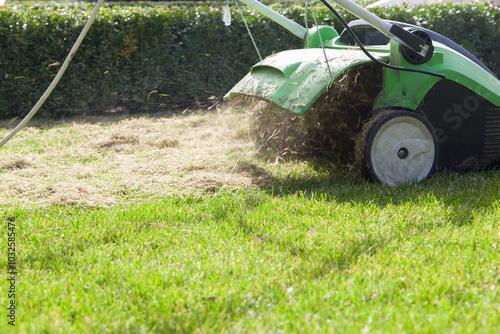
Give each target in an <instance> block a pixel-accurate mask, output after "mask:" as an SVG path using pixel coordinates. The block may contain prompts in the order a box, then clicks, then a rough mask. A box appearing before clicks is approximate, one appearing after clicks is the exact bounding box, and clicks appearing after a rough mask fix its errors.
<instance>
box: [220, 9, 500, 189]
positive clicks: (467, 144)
mask: <svg viewBox="0 0 500 334" xmlns="http://www.w3.org/2000/svg"><path fill="white" fill-rule="evenodd" d="M240 1H241V2H243V3H245V4H246V5H248V6H250V7H252V8H253V9H255V10H257V11H259V12H261V13H262V14H264V15H266V16H267V17H269V18H270V19H272V20H273V21H275V22H277V23H278V24H280V25H281V26H283V27H284V28H286V29H288V30H289V31H290V32H292V33H293V34H295V35H296V36H298V37H300V38H302V39H304V40H305V48H304V49H300V50H288V51H283V52H280V53H276V54H274V55H272V56H270V57H267V58H266V59H264V60H262V61H261V62H259V63H258V64H256V65H255V66H253V67H252V69H251V71H250V73H248V74H247V75H246V76H245V77H244V78H243V79H242V80H241V81H240V82H239V83H237V84H236V86H235V87H234V88H233V89H232V90H231V91H230V92H229V93H228V94H227V95H226V99H229V98H233V97H235V96H250V97H254V98H258V99H259V100H263V101H266V102H267V103H268V104H269V105H270V106H273V107H279V108H280V109H283V110H286V111H289V112H291V113H293V114H295V115H298V116H302V115H304V114H305V113H306V112H307V113H311V112H314V109H315V107H316V106H317V105H318V103H320V101H319V99H320V97H321V98H323V97H324V96H325V95H328V94H326V93H328V92H329V91H330V90H332V89H333V88H334V87H335V85H336V84H338V82H339V81H341V80H345V78H346V73H347V74H348V73H356V77H355V78H353V77H351V78H349V80H351V81H352V82H356V81H357V80H363V79H365V81H367V82H368V83H369V84H372V85H375V86H376V87H378V89H377V90H376V91H375V93H374V94H375V95H374V98H373V100H371V101H370V103H369V110H368V112H366V113H365V114H364V116H363V117H360V118H357V121H356V122H358V123H360V120H361V121H362V122H361V124H360V125H359V127H358V128H357V129H356V131H357V132H358V134H357V140H356V143H355V144H354V145H353V147H354V150H355V151H356V152H357V154H356V156H357V160H358V164H359V168H360V170H361V172H362V173H363V175H364V176H365V177H367V178H368V179H371V180H374V181H378V182H382V183H386V184H389V185H397V184H401V183H407V182H411V181H420V180H422V179H425V178H427V177H428V176H429V175H431V174H432V173H433V172H434V171H435V170H437V169H440V170H467V169H471V168H478V167H481V168H482V167H487V166H493V165H496V164H497V163H498V162H499V161H500V81H499V80H498V78H497V77H496V76H495V75H494V74H493V73H492V72H491V71H490V70H489V69H488V68H487V67H486V66H485V65H484V64H483V63H481V61H480V60H479V59H477V58H476V57H474V56H473V55H472V54H471V53H469V52H468V51H467V50H465V49H463V48H462V47H461V46H459V45H458V44H456V43H455V42H453V41H451V40H450V39H448V38H446V37H444V36H442V35H440V34H437V33H435V32H433V31H430V30H428V29H424V28H422V27H417V26H413V25H410V24H406V23H401V22H393V21H387V20H382V19H380V18H379V17H377V16H375V15H373V14H372V13H370V12H368V11H367V10H365V9H364V8H362V7H360V6H359V5H357V4H355V3H353V2H351V1H349V0H334V1H335V2H336V3H337V4H338V5H340V6H342V7H343V8H345V9H346V10H348V11H349V12H351V13H353V14H354V15H356V16H357V17H358V18H359V19H360V20H356V21H353V22H350V23H349V24H347V23H346V22H345V21H344V20H343V19H342V17H341V16H340V15H339V14H338V13H337V12H336V11H335V10H334V9H333V8H332V7H331V6H330V4H329V3H328V2H326V0H321V1H322V2H323V3H324V5H325V6H327V7H328V8H329V9H330V10H331V11H332V13H333V14H334V15H335V16H337V17H338V18H339V19H340V21H341V22H342V23H343V24H344V26H345V30H344V31H343V32H342V33H341V34H340V35H339V33H338V32H337V31H336V30H334V29H333V28H332V27H330V26H315V27H312V28H307V29H306V28H304V27H302V26H301V25H299V24H297V23H295V22H293V21H291V20H288V19H287V18H285V17H283V16H282V15H280V14H278V13H276V12H274V11H273V10H271V9H270V8H268V7H266V6H264V5H262V4H261V3H260V2H258V1H256V0H240ZM359 69H365V70H364V71H363V70H359ZM366 69H369V70H368V71H366ZM377 69H378V70H379V71H380V75H373V73H372V72H373V71H376V70H377ZM358 76H359V78H358ZM357 89H363V88H362V87H361V88H354V90H357ZM330 95H331V94H330ZM329 98H330V99H332V97H331V96H330V97H329ZM335 98H337V99H342V96H341V95H338V94H337V95H335ZM347 100H348V99H347ZM348 101H349V100H348ZM350 106H356V101H351V102H349V104H348V105H345V106H344V107H342V108H341V109H346V110H348V109H349V107H350ZM332 112H337V111H332ZM355 112H357V111H356V110H355V109H353V110H348V113H355Z"/></svg>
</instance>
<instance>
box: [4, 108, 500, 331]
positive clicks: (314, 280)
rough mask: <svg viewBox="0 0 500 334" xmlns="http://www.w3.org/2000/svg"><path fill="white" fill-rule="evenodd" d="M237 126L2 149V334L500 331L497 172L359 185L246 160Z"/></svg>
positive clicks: (310, 166) (85, 131)
mask: <svg viewBox="0 0 500 334" xmlns="http://www.w3.org/2000/svg"><path fill="white" fill-rule="evenodd" d="M248 119H249V115H248V114H247V113H245V112H243V111H240V112H228V111H225V112H223V111H221V110H218V111H210V112H194V113H192V112H191V113H185V114H182V113H164V114H157V115H151V116H144V115H132V116H131V115H128V116H124V115H120V114H111V115H108V116H99V117H97V116H96V117H87V118H75V119H67V120H63V121H59V122H55V123H44V122H38V123H36V122H35V123H32V124H30V127H29V128H27V129H25V130H23V131H22V132H21V133H20V134H19V135H18V136H17V137H15V138H14V139H13V140H12V141H11V142H9V143H8V144H7V146H6V147H4V148H2V149H1V150H0V179H1V180H2V181H1V184H0V191H1V193H0V210H1V211H2V212H1V216H2V218H1V219H3V221H4V224H3V225H2V226H4V227H3V231H2V233H1V243H2V245H3V247H2V249H4V254H5V255H4V256H2V257H1V258H0V266H2V268H7V265H8V263H7V242H8V232H9V230H8V219H7V217H14V218H15V233H16V238H15V239H16V240H15V243H16V257H17V269H18V272H19V274H18V276H17V281H16V305H17V309H16V312H17V313H16V327H15V331H14V330H13V328H12V327H11V326H10V325H9V324H8V321H9V319H8V317H7V316H6V315H7V311H6V310H5V308H6V307H7V306H8V305H9V302H10V300H9V297H8V294H7V290H8V288H9V285H8V284H9V282H8V281H7V278H8V277H9V275H8V274H7V273H6V270H4V271H3V273H4V275H3V277H2V282H3V283H2V284H1V286H2V287H1V290H0V291H2V293H1V294H0V305H2V307H5V308H4V312H3V313H2V314H3V316H2V321H1V322H0V332H1V333H9V332H16V333H169V332H172V333H174V332H175V333H235V332H237V333H255V332H256V333H334V332H352V333H371V332H374V333H377V332H378V333H405V332H406V333H435V332H448V333H481V332H484V333H494V332H498V331H500V314H499V313H500V303H499V293H498V291H499V289H500V269H499V266H500V254H499V251H500V245H499V232H500V228H499V227H498V221H499V220H500V205H499V204H500V201H499V198H500V186H499V184H500V182H499V181H500V172H499V171H497V170H492V171H481V172H473V173H467V174H462V175H459V174H445V173H441V174H437V175H435V176H433V177H432V178H431V179H429V180H425V181H423V182H420V183H415V184H409V185H404V186H399V187H389V186H386V185H381V184H372V183H367V182H366V181H365V180H364V179H362V178H361V177H360V176H359V175H357V174H352V173H350V172H349V171H348V170H347V168H346V167H344V166H339V165H337V164H333V163H329V162H327V161H318V160H315V159H309V160H304V159H302V160H291V161H283V160H280V159H269V160H266V159H263V158H262V157H259V155H258V154H256V152H255V151H254V150H253V145H252V143H251V140H250V138H249V135H248ZM11 127H12V124H8V122H4V123H2V124H0V129H1V130H0V136H3V135H5V134H6V133H7V130H8V129H9V128H11ZM4 278H5V279H4Z"/></svg>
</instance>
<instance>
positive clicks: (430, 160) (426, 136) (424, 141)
mask: <svg viewBox="0 0 500 334" xmlns="http://www.w3.org/2000/svg"><path fill="white" fill-rule="evenodd" d="M370 155H371V163H372V167H373V172H374V173H375V175H376V176H377V178H378V179H379V180H380V181H381V182H383V183H387V184H389V185H397V184H400V183H407V182H411V181H414V180H415V181H420V180H422V179H424V178H426V177H427V176H428V175H429V173H430V172H431V170H432V168H433V166H434V159H435V155H436V149H435V144H434V139H433V136H432V133H431V132H430V131H429V129H428V128H427V126H426V125H425V124H423V123H422V122H421V121H419V120H418V119H416V118H414V117H410V116H397V117H394V118H392V119H390V120H389V121H387V122H386V123H385V124H383V125H382V126H381V127H380V128H379V129H378V131H377V133H376V134H375V136H374V138H373V142H372V146H371V151H370Z"/></svg>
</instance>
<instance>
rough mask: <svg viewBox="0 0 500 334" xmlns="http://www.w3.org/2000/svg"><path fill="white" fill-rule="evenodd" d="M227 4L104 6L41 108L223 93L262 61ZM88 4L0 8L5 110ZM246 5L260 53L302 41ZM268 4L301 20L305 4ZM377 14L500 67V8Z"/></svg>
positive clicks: (49, 68)
mask: <svg viewBox="0 0 500 334" xmlns="http://www.w3.org/2000/svg"><path fill="white" fill-rule="evenodd" d="M223 6H224V3H219V4H217V5H212V6H206V5H205V6H203V5H201V6H200V5H199V6H190V5H172V4H168V5H167V4H164V5H152V4H147V5H144V6H142V5H137V6H135V7H129V6H122V7H117V6H114V5H111V4H108V5H106V6H105V7H104V8H103V9H102V10H101V13H100V15H99V17H98V19H97V20H96V22H95V23H94V25H93V27H92V29H91V30H90V31H89V33H88V35H87V38H86V39H85V41H84V42H83V44H82V46H81V47H80V49H79V51H78V53H77V54H76V56H75V57H74V59H73V61H72V63H71V65H70V67H69V68H68V70H67V72H66V74H65V76H64V77H63V79H62V80H61V82H60V83H59V86H58V87H57V88H56V90H55V91H54V92H53V94H52V96H51V97H50V98H49V100H47V102H46V104H45V105H44V107H43V108H42V110H41V111H40V112H39V114H40V115H42V116H46V117H49V116H50V117H62V116H69V115H74V114H85V113H93V112H100V111H103V110H108V109H113V108H116V107H119V106H125V107H127V108H129V109H132V110H133V109H138V108H140V109H142V110H156V109H159V108H162V107H165V106H169V105H172V104H186V103H194V102H196V101H204V100H206V99H208V98H210V97H211V96H215V97H216V98H220V97H222V96H223V95H224V94H225V93H226V92H227V91H228V90H229V89H230V88H231V87H232V86H233V85H234V84H235V83H236V82H237V81H238V80H239V79H240V78H241V77H243V76H244V75H245V74H246V73H247V72H248V70H249V69H250V67H251V66H252V65H253V64H254V63H256V62H257V61H258V57H257V55H256V52H255V50H254V48H253V45H252V43H251V41H250V38H249V36H248V34H247V32H246V29H245V26H244V24H243V22H242V20H241V17H240V15H239V13H238V12H237V11H236V8H233V23H232V25H231V26H230V27H226V26H224V24H223V22H222V7H223ZM92 8H93V6H92V5H91V4H77V5H60V4H59V5H58V4H53V3H51V4H46V3H45V4H40V5H33V6H23V5H19V4H15V5H12V4H11V5H9V6H6V7H4V8H3V9H0V68H2V69H3V71H2V72H3V73H1V74H0V117H2V118H11V117H17V116H21V115H24V114H26V112H27V111H29V109H30V108H31V107H32V106H33V104H34V103H35V102H36V101H37V99H38V98H39V96H41V94H42V93H43V91H44V90H45V89H46V87H47V86H48V85H49V83H50V81H51V80H52V78H53V76H54V75H55V74H56V73H57V70H58V69H59V66H60V63H61V62H63V61H64V59H65V57H66V54H67V52H68V51H69V49H70V48H71V47H72V45H73V43H74V41H75V40H76V38H77V37H78V34H79V33H80V30H81V28H82V27H83V25H84V24H85V22H86V19H87V17H88V15H89V14H90V12H91V10H92ZM241 8H242V9H243V11H244V15H245V17H246V19H247V22H248V24H249V26H250V27H251V30H252V33H253V35H254V37H255V39H256V42H257V44H258V47H259V49H260V51H261V54H262V56H267V55H270V54H272V53H273V52H278V51H281V50H285V49H291V48H300V47H302V41H301V40H300V39H298V38H296V37H295V36H293V35H292V34H291V33H288V32H287V31H286V30H284V29H283V28H281V27H280V26H278V25H277V24H275V23H274V22H272V21H271V20H269V19H266V18H264V17H263V16H261V15H259V14H256V13H254V12H253V11H252V10H250V9H249V8H248V7H245V6H244V5H243V4H241ZM272 8H273V9H275V10H276V11H278V12H280V13H282V14H283V15H285V16H286V17H288V18H290V19H292V20H294V21H296V22H299V23H301V24H304V16H303V12H304V11H303V7H302V6H299V5H272ZM316 8H317V10H316V14H317V17H318V21H319V23H320V24H330V25H334V26H335V28H336V29H338V30H341V26H340V23H339V22H338V21H337V20H334V19H332V15H330V13H329V12H328V11H327V9H326V8H323V7H322V6H321V5H318V6H317V7H316ZM340 12H341V14H343V15H344V17H345V18H346V19H347V20H352V19H354V17H353V15H351V14H348V13H345V12H343V11H340ZM374 12H375V13H376V14H377V15H379V16H381V17H383V18H387V19H392V20H397V21H403V22H408V23H413V24H419V25H422V26H424V27H426V28H429V29H432V30H435V31H436V32H439V33H441V34H443V35H445V36H448V37H450V38H451V39H453V40H455V41H456V42H458V43H460V44H462V45H463V46H464V47H465V48H467V49H468V50H470V51H471V52H472V53H474V54H475V55H477V56H478V57H479V58H480V59H482V60H483V61H484V62H485V63H486V65H487V66H489V67H490V68H491V69H492V70H493V71H494V72H495V73H497V74H500V24H499V18H500V8H499V7H495V6H493V5H490V4H481V5H473V4H467V5H452V4H437V5H432V6H427V7H415V8H413V9H405V8H400V7H394V8H389V9H376V10H374ZM310 21H311V20H310ZM310 25H311V23H310Z"/></svg>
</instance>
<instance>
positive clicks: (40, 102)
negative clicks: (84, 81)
mask: <svg viewBox="0 0 500 334" xmlns="http://www.w3.org/2000/svg"><path fill="white" fill-rule="evenodd" d="M103 2H104V0H98V1H97V4H96V5H95V7H94V10H93V11H92V13H91V14H90V17H89V19H88V21H87V23H86V24H85V27H83V30H82V32H81V33H80V36H78V39H77V40H76V42H75V44H74V45H73V47H72V48H71V50H70V51H69V54H68V56H67V57H66V60H65V61H64V63H63V64H62V66H61V68H60V69H59V72H57V75H56V77H55V78H54V80H52V83H51V84H50V86H49V87H48V88H47V90H46V91H45V93H43V95H42V97H41V98H40V99H39V100H38V102H37V103H36V104H35V106H34V107H33V109H31V111H30V112H29V114H28V115H26V117H25V118H24V119H23V120H22V121H21V123H19V124H18V125H17V126H16V127H15V128H14V130H12V132H11V133H9V134H8V135H7V137H5V138H4V139H3V140H2V141H1V142H0V147H2V146H3V145H4V144H5V143H7V142H8V141H9V140H10V138H12V137H13V136H14V135H15V134H16V133H17V132H18V131H19V130H21V129H22V128H23V127H24V126H25V125H26V124H27V123H28V122H29V121H30V119H31V118H32V117H33V116H35V114H36V113H37V111H38V109H40V107H41V106H42V105H43V104H44V103H45V100H47V98H48V97H49V96H50V94H51V93H52V91H53V90H54V88H56V86H57V84H58V83H59V80H60V79H61V77H62V76H63V74H64V72H65V71H66V68H67V67H68V65H69V63H70V62H71V59H73V56H74V55H75V53H76V51H77V50H78V47H79V46H80V44H82V41H83V39H84V38H85V35H86V34H87V32H88V31H89V29H90V27H91V26H92V23H94V20H95V17H96V16H97V13H98V12H99V9H100V7H101V5H102V3H103Z"/></svg>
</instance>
